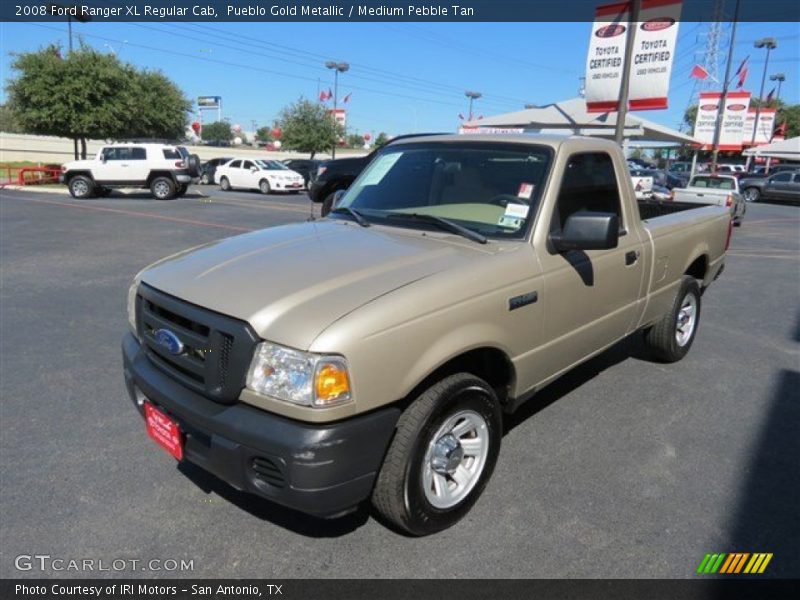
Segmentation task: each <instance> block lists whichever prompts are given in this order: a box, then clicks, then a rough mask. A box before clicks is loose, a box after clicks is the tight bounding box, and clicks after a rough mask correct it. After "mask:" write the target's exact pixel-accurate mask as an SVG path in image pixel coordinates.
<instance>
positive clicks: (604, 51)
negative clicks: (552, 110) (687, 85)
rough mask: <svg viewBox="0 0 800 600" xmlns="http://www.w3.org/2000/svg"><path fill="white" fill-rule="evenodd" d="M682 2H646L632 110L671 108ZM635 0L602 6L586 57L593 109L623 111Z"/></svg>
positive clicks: (636, 48) (636, 43)
mask: <svg viewBox="0 0 800 600" xmlns="http://www.w3.org/2000/svg"><path fill="white" fill-rule="evenodd" d="M681 7H682V2H681V0H643V2H642V9H641V11H640V13H639V21H638V22H637V23H634V24H633V26H635V28H636V29H635V31H634V38H633V58H632V63H631V76H630V85H629V93H628V105H629V107H630V109H631V110H654V109H661V108H667V106H668V104H667V95H668V92H669V78H670V73H671V72H672V61H673V58H674V56H675V45H676V42H677V37H678V24H679V20H680V16H681ZM629 19H630V2H621V3H617V4H606V5H603V6H598V7H597V9H596V11H595V22H594V26H593V27H592V35H591V40H590V42H589V55H588V57H587V60H586V108H587V110H588V111H589V112H608V111H615V110H617V109H618V106H617V104H618V101H619V100H618V99H619V91H620V85H621V83H622V71H623V63H624V58H625V47H626V45H627V39H628V35H627V32H628V27H629V26H631V24H630V23H629Z"/></svg>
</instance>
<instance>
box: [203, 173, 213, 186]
mask: <svg viewBox="0 0 800 600" xmlns="http://www.w3.org/2000/svg"><path fill="white" fill-rule="evenodd" d="M200 183H202V184H203V185H209V184H210V183H211V175H209V174H208V171H206V172H205V173H203V174H202V175H201V176H200Z"/></svg>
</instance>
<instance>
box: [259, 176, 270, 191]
mask: <svg viewBox="0 0 800 600" xmlns="http://www.w3.org/2000/svg"><path fill="white" fill-rule="evenodd" d="M258 189H259V190H260V191H261V193H262V194H269V193H270V192H271V191H272V189H271V188H270V187H269V181H267V180H266V179H262V180H261V181H259V182H258Z"/></svg>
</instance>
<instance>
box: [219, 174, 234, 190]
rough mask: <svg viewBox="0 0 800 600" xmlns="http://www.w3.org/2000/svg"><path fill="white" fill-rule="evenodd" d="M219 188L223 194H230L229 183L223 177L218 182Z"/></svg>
mask: <svg viewBox="0 0 800 600" xmlns="http://www.w3.org/2000/svg"><path fill="white" fill-rule="evenodd" d="M219 187H220V189H221V190H222V191H223V192H230V191H231V182H230V181H228V178H227V177H223V178H222V179H220V180H219Z"/></svg>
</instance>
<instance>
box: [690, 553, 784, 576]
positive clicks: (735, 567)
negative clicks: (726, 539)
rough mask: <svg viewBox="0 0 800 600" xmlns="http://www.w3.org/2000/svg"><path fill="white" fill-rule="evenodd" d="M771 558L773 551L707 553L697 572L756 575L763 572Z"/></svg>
mask: <svg viewBox="0 0 800 600" xmlns="http://www.w3.org/2000/svg"><path fill="white" fill-rule="evenodd" d="M771 560H772V553H771V552H769V553H767V552H754V553H752V554H751V553H749V552H727V553H726V552H720V553H716V554H706V555H705V556H704V557H703V560H702V561H700V564H699V565H698V567H697V573H698V574H700V575H713V574H715V573H721V574H725V575H738V574H749V575H756V574H761V573H763V572H764V571H765V570H766V568H767V565H768V564H769V561H771Z"/></svg>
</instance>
